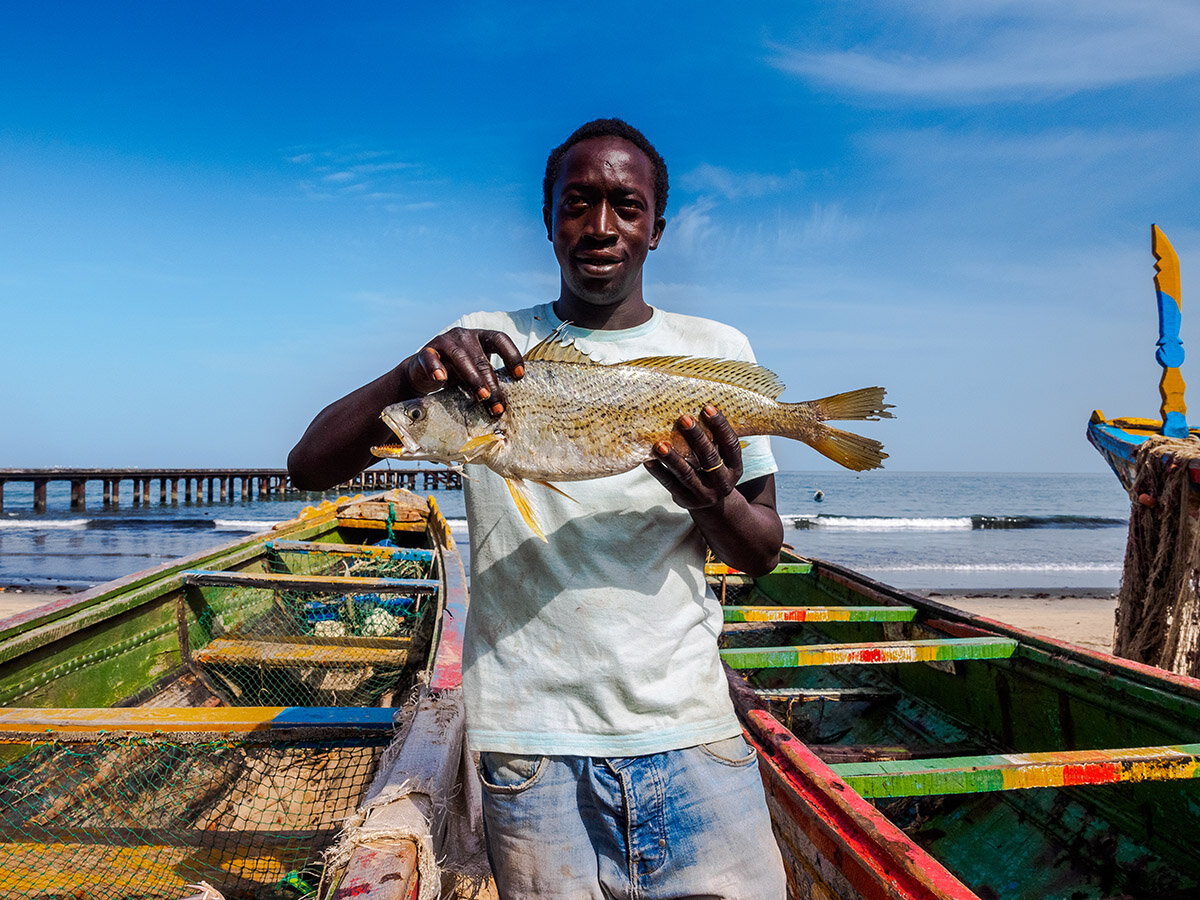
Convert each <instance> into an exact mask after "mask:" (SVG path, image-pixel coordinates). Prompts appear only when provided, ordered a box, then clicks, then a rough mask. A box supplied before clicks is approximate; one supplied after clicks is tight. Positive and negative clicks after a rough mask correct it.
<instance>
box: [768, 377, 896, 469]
mask: <svg viewBox="0 0 1200 900" xmlns="http://www.w3.org/2000/svg"><path fill="white" fill-rule="evenodd" d="M885 393H886V391H885V390H884V389H883V388H881V387H869V388H859V389H858V390H856V391H846V392H845V393H842V394H834V395H833V396H831V397H823V398H821V399H820V400H812V401H809V402H807V403H782V404H780V407H781V410H780V411H781V412H782V413H783V416H782V420H783V421H782V423H781V424H782V425H783V429H782V432H781V433H782V434H783V436H785V437H789V438H792V439H794V440H799V441H804V443H806V444H808V445H809V446H810V447H812V448H813V449H814V450H816V451H817V452H818V453H820V454H821V455H822V456H827V457H829V459H832V460H833V461H834V462H836V463H838V464H839V465H842V466H845V467H846V468H847V469H853V470H854V471H855V472H861V471H863V470H864V469H877V468H879V467H880V466H881V465H883V461H884V460H885V459H887V457H888V455H887V454H886V453H884V452H883V444H881V443H879V441H876V440H872V439H871V438H866V437H863V436H862V435H859V434H852V433H851V432H849V431H842V430H841V429H838V428H833V427H831V426H829V425H826V424H825V423H824V420H825V419H856V420H867V421H878V420H879V419H890V418H892V414H891V413H890V412H888V410H890V409H891V408H892V405H891V404H890V403H884V402H883V398H884V395H885ZM814 419H815V421H814Z"/></svg>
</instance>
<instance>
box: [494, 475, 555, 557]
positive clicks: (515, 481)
mask: <svg viewBox="0 0 1200 900" xmlns="http://www.w3.org/2000/svg"><path fill="white" fill-rule="evenodd" d="M504 483H505V484H506V485H507V486H508V492H509V493H510V494H512V498H513V502H514V503H515V504H517V512H519V513H520V514H521V518H522V519H524V520H525V524H526V525H528V526H529V530H530V531H532V532H533V533H534V534H536V535H537V536H538V537H539V538H541V539H542V541H543V542H544V543H547V544H548V543H550V542H549V541H547V540H546V532H544V531H542V526H541V525H540V524H538V520H537V516H536V515H535V514H534V511H533V501H532V499H531V498H530V496H529V489H528V488H527V487H526V486H525V482H524V481H522V480H521V479H520V478H505V479H504Z"/></svg>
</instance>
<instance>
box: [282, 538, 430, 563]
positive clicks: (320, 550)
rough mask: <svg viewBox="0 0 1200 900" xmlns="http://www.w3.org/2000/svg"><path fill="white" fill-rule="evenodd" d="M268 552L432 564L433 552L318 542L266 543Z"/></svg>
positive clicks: (409, 548) (410, 548) (416, 548)
mask: <svg viewBox="0 0 1200 900" xmlns="http://www.w3.org/2000/svg"><path fill="white" fill-rule="evenodd" d="M266 548H267V549H268V550H277V551H279V552H282V553H307V554H315V555H320V556H346V557H353V558H356V559H358V558H365V559H369V558H372V557H383V558H386V559H403V560H409V561H412V562H425V563H428V562H433V551H432V550H423V549H421V548H419V547H379V546H376V545H374V544H326V543H322V542H320V541H267V544H266Z"/></svg>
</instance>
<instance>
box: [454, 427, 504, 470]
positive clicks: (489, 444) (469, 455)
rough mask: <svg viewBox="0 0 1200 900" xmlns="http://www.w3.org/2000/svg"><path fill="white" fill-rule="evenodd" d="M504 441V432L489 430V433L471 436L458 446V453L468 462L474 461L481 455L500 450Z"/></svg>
mask: <svg viewBox="0 0 1200 900" xmlns="http://www.w3.org/2000/svg"><path fill="white" fill-rule="evenodd" d="M503 443H504V435H503V434H497V433H496V432H494V431H489V432H488V433H487V434H481V435H479V436H478V437H473V438H471V439H470V440H469V441H467V442H466V443H465V444H463V445H462V446H461V447H459V448H458V454H459V456H461V457H462V458H463V459H464V460H465V461H466V462H473V461H474V460H476V459H478V458H479V457H480V456H483V455H485V454H487V453H492V452H494V451H495V450H498V449H499V447H500V445H501V444H503Z"/></svg>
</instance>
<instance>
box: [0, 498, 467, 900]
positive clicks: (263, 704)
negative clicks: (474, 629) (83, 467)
mask: <svg viewBox="0 0 1200 900" xmlns="http://www.w3.org/2000/svg"><path fill="white" fill-rule="evenodd" d="M466 612H467V592H466V576H465V572H464V568H463V564H462V560H461V558H460V557H459V555H458V551H457V548H456V547H455V544H454V540H453V538H452V536H451V534H450V529H449V527H448V525H447V524H446V521H445V519H444V518H443V517H442V515H441V513H440V512H439V510H438V509H437V505H436V503H434V502H433V501H432V500H429V501H426V500H424V499H422V498H420V497H417V496H416V495H414V494H411V493H409V492H407V491H391V492H388V493H386V494H382V495H377V496H374V497H369V498H365V499H364V498H362V497H356V498H353V499H347V498H341V499H340V500H338V501H336V502H326V503H324V504H322V505H321V506H319V507H317V508H315V509H312V508H310V509H306V510H305V512H304V513H303V514H301V516H300V517H298V518H297V519H295V520H293V521H290V522H286V523H282V524H280V525H278V526H276V527H275V528H274V529H273V530H272V531H269V532H264V533H261V534H257V535H253V536H251V537H247V538H244V539H242V540H239V541H236V542H234V543H231V544H228V545H226V546H223V547H220V548H217V549H215V550H212V551H209V552H205V553H200V554H196V555H194V556H190V557H187V558H185V559H181V560H176V561H174V562H171V563H168V564H166V565H162V566H159V567H156V568H154V569H149V570H147V571H145V572H140V573H138V574H136V575H132V576H129V577H127V578H123V579H120V580H118V581H115V582H110V583H108V584H105V585H101V586H99V587H97V588H95V589H92V590H89V591H86V592H84V593H81V594H77V595H74V596H71V597H66V598H63V599H61V600H59V601H56V602H54V603H51V604H48V605H46V606H42V607H39V608H37V609H34V610H30V611H27V612H25V613H22V614H20V615H17V616H13V617H10V618H8V619H5V620H3V621H0V896H3V897H6V898H8V897H19V898H34V897H37V898H67V897H70V898H78V900H84V898H86V900H92V898H106V900H107V898H118V897H120V898H130V897H137V898H142V897H145V898H151V897H153V898H160V897H161V898H173V900H182V898H183V897H186V896H189V895H195V894H201V895H206V896H208V897H215V896H224V897H225V898H227V900H232V898H235V897H237V898H272V900H283V898H294V897H300V896H303V895H305V894H310V893H311V892H313V891H315V890H316V889H317V886H318V884H323V886H324V888H323V889H324V895H326V896H355V897H362V898H392V897H408V896H410V895H412V896H416V892H418V891H419V889H420V884H421V880H422V878H424V879H426V881H428V880H429V879H431V878H434V879H436V878H437V877H438V871H437V864H436V856H437V854H438V853H440V851H441V844H442V842H443V841H444V840H445V834H446V829H447V815H446V812H445V808H446V806H447V803H448V799H449V798H450V797H451V796H452V795H456V794H457V793H458V792H457V791H456V785H457V778H458V772H459V765H460V762H461V758H462V708H461V698H460V687H461V659H462V625H463V623H464V622H465V619H466ZM381 834H386V835H387V840H385V841H382V842H380V841H379V840H377V838H378V836H379V835H381ZM364 848H367V849H364ZM205 892H207V894H206V893H205Z"/></svg>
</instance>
